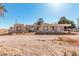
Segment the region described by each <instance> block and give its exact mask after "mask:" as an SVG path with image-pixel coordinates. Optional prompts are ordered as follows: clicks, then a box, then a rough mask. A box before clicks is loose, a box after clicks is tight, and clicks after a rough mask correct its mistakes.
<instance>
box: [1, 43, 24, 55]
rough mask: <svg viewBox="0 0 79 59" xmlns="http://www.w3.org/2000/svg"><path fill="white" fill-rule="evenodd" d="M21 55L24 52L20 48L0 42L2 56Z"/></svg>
mask: <svg viewBox="0 0 79 59" xmlns="http://www.w3.org/2000/svg"><path fill="white" fill-rule="evenodd" d="M21 55H23V53H22V51H21V50H20V49H17V48H12V47H9V46H7V45H4V44H0V56H21Z"/></svg>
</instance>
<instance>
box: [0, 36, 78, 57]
mask: <svg viewBox="0 0 79 59" xmlns="http://www.w3.org/2000/svg"><path fill="white" fill-rule="evenodd" d="M61 37H62V38H63V39H64V40H61V39H60V40H58V38H61ZM68 39H72V40H79V35H5V36H0V49H1V50H0V55H1V56H2V55H3V56H5V55H10V56H18V55H19V56H77V55H78V56H79V45H74V44H71V43H69V42H68V41H65V40H68Z"/></svg>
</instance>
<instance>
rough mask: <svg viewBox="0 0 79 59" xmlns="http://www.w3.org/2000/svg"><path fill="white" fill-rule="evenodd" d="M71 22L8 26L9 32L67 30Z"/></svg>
mask: <svg viewBox="0 0 79 59" xmlns="http://www.w3.org/2000/svg"><path fill="white" fill-rule="evenodd" d="M70 27H71V24H42V25H24V24H14V25H13V26H12V27H10V29H9V32H10V33H17V32H63V31H68V30H69V29H70Z"/></svg>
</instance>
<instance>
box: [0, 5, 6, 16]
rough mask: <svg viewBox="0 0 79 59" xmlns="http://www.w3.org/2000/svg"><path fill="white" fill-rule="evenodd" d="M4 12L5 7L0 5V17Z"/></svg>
mask: <svg viewBox="0 0 79 59" xmlns="http://www.w3.org/2000/svg"><path fill="white" fill-rule="evenodd" d="M5 12H7V10H6V8H5V6H4V5H2V4H0V16H4V13H5Z"/></svg>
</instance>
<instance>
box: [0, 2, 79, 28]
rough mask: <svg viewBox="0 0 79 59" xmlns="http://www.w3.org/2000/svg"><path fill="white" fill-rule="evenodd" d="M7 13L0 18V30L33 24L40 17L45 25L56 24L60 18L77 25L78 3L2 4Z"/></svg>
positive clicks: (78, 16)
mask: <svg viewBox="0 0 79 59" xmlns="http://www.w3.org/2000/svg"><path fill="white" fill-rule="evenodd" d="M3 5H5V7H6V9H7V11H8V12H7V13H5V17H0V28H9V27H10V26H13V24H15V23H16V20H17V23H21V24H33V23H35V22H36V21H37V20H38V18H40V17H42V18H43V19H44V21H45V22H46V23H50V24H51V23H56V22H57V21H58V20H59V19H60V17H62V16H65V17H66V18H67V19H69V20H72V21H74V22H75V23H76V24H77V19H78V18H79V4H78V3H68V4H67V3H62V4H61V3H60V4H56V3H53V4H48V3H4V4H3Z"/></svg>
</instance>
